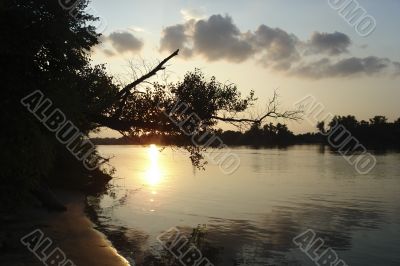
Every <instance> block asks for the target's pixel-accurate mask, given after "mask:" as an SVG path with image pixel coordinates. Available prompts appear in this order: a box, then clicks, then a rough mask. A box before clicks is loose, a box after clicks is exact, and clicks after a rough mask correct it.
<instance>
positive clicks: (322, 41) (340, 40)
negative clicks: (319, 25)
mask: <svg viewBox="0 0 400 266" xmlns="http://www.w3.org/2000/svg"><path fill="white" fill-rule="evenodd" d="M350 45H351V40H350V38H349V36H347V35H346V34H344V33H341V32H337V31H336V32H334V33H320V32H314V33H313V34H312V36H311V39H310V41H309V42H308V43H307V46H308V50H307V53H310V54H328V55H339V54H343V53H347V52H348V47H349V46H350Z"/></svg>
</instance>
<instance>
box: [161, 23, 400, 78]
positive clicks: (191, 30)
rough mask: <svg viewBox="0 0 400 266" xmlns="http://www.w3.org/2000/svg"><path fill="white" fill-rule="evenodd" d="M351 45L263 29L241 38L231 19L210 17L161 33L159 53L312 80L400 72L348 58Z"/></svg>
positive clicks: (345, 39)
mask: <svg viewBox="0 0 400 266" xmlns="http://www.w3.org/2000/svg"><path fill="white" fill-rule="evenodd" d="M351 45H352V41H351V39H350V37H349V36H347V35H346V34H344V33H341V32H333V33H325V32H314V33H312V34H311V36H310V38H309V40H305V41H302V40H300V39H299V38H298V37H297V36H295V35H294V34H291V33H288V32H286V31H285V30H283V29H280V28H272V27H269V26H267V25H264V24H262V25H260V26H259V27H258V28H257V29H256V30H253V31H247V32H243V31H241V30H240V29H239V28H238V27H237V26H236V25H235V23H234V22H233V19H232V18H231V17H230V16H229V15H225V16H222V15H212V16H210V17H209V18H206V19H205V18H203V19H190V20H186V21H185V22H184V23H181V24H176V25H173V26H169V27H166V28H164V29H163V31H162V37H161V40H160V51H167V52H172V51H174V50H176V49H177V48H180V49H181V51H182V53H181V55H182V56H183V57H184V58H191V57H193V56H201V57H203V58H205V59H206V60H208V61H217V60H225V61H228V62H234V63H240V62H244V61H246V60H249V59H254V60H256V61H257V62H258V63H260V64H261V65H262V66H263V67H265V68H268V69H272V70H275V71H282V72H284V73H286V74H288V75H295V76H300V77H305V78H312V79H319V78H327V77H352V76H357V75H377V74H382V73H389V72H390V71H392V72H393V71H395V70H396V69H397V72H399V70H398V69H399V66H400V64H399V63H398V62H392V61H390V60H389V59H387V58H379V57H376V56H367V57H365V58H358V57H351V56H349V55H348V54H349V53H350V52H349V48H350V46H351ZM344 56H348V57H347V58H346V57H344Z"/></svg>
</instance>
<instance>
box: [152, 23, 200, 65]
mask: <svg viewBox="0 0 400 266" xmlns="http://www.w3.org/2000/svg"><path fill="white" fill-rule="evenodd" d="M186 28H187V25H183V24H177V25H174V26H170V27H166V28H165V29H164V30H163V37H162V38H161V41H160V44H161V45H160V50H161V51H168V52H172V51H175V50H176V49H181V54H182V55H183V56H184V57H189V56H190V55H191V54H192V53H191V49H190V48H187V47H186V45H187V43H188V40H189V36H188V35H187V34H186V30H187V29H186Z"/></svg>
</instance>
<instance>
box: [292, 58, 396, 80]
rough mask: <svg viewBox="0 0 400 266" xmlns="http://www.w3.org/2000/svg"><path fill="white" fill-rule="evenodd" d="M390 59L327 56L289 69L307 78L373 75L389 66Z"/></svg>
mask: <svg viewBox="0 0 400 266" xmlns="http://www.w3.org/2000/svg"><path fill="white" fill-rule="evenodd" d="M390 63H391V62H390V60H388V59H386V58H378V57H374V56H369V57H365V58H357V57H351V58H346V59H342V60H339V61H336V62H332V61H331V60H330V59H328V58H323V59H321V60H318V61H315V62H312V63H303V64H301V65H300V66H297V67H296V68H294V69H292V70H291V74H294V75H299V76H303V77H308V78H326V77H350V76H354V75H361V74H367V75H375V74H380V73H383V71H384V70H385V69H388V68H389V67H390Z"/></svg>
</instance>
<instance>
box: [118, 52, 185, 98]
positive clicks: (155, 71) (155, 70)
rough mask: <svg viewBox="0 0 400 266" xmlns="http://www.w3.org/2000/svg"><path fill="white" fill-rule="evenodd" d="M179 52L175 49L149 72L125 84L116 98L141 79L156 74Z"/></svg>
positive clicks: (137, 83)
mask: <svg viewBox="0 0 400 266" xmlns="http://www.w3.org/2000/svg"><path fill="white" fill-rule="evenodd" d="M178 53H179V49H178V50H176V51H175V52H173V53H172V54H171V55H170V56H168V57H167V58H165V59H164V60H162V61H161V62H160V63H159V64H158V65H157V66H156V67H155V68H153V69H152V70H151V71H150V72H148V73H147V74H145V75H143V76H141V77H140V78H138V79H137V80H135V81H134V82H132V83H130V84H128V85H126V86H125V87H124V88H123V89H122V90H120V91H119V92H118V94H117V99H119V98H121V97H122V96H123V95H124V94H125V93H128V92H129V91H130V90H131V89H132V88H134V87H136V86H137V85H139V84H140V83H142V82H143V81H145V80H146V79H149V78H151V77H152V76H154V75H155V74H157V72H158V71H160V70H164V69H165V67H164V65H165V64H166V63H167V62H168V61H169V60H171V58H173V57H175V56H177V55H178Z"/></svg>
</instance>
